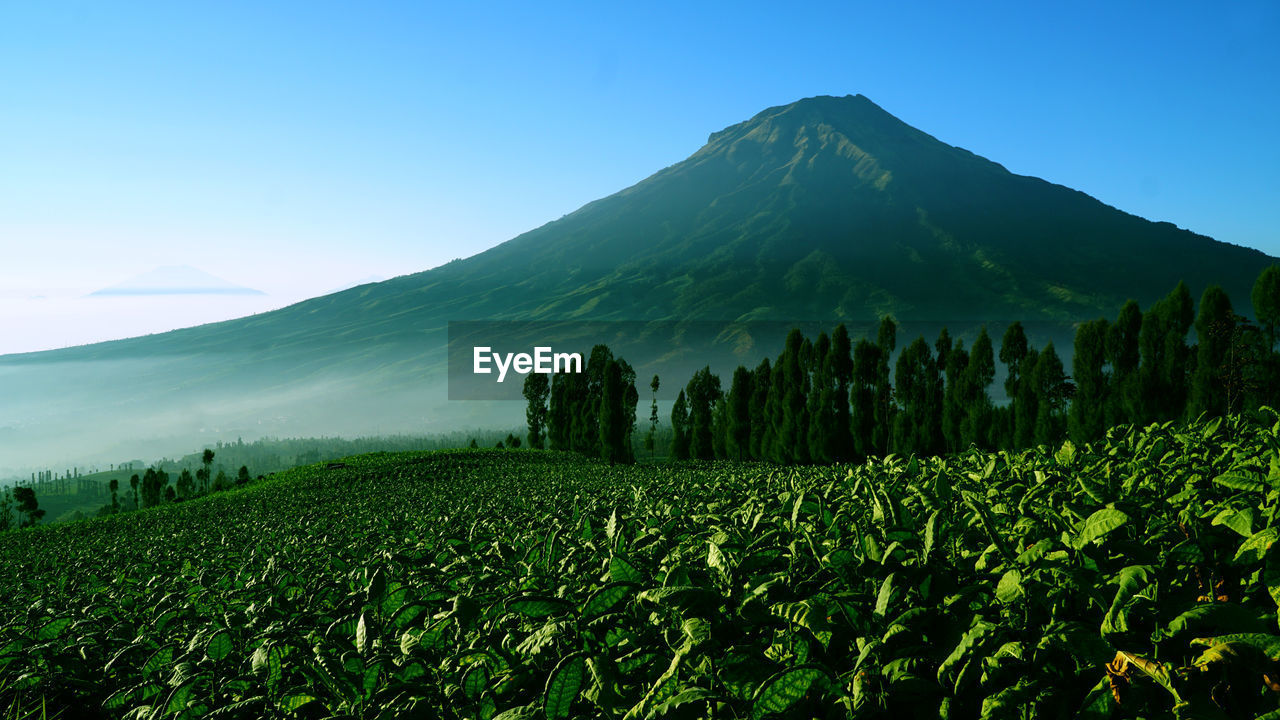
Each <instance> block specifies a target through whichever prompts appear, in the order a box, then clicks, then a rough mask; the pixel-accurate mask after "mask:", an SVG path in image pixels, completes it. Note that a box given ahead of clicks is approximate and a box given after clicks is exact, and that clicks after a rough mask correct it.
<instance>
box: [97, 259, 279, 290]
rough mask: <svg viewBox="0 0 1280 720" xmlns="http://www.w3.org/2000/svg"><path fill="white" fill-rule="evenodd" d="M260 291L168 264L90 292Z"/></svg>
mask: <svg viewBox="0 0 1280 720" xmlns="http://www.w3.org/2000/svg"><path fill="white" fill-rule="evenodd" d="M263 294H264V293H263V292H262V291H260V290H254V289H253V288H247V287H243V286H241V285H236V284H234V283H230V282H227V281H226V280H223V279H222V278H220V277H214V276H213V275H210V274H209V273H207V272H204V271H203V270H197V269H195V268H193V267H191V266H190V265H168V266H165V267H158V268H155V269H154V270H148V271H147V272H144V273H142V274H141V275H136V276H134V277H132V278H130V279H128V280H125V281H124V282H121V283H117V284H115V285H112V286H110V287H105V288H102V289H101V290H96V291H94V292H91V293H89V295H90V296H91V297H93V296H105V295H263Z"/></svg>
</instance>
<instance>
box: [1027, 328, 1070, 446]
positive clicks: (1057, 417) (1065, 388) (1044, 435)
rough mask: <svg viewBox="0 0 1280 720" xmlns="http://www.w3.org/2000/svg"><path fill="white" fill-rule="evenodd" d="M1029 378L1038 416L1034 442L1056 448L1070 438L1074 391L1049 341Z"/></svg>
mask: <svg viewBox="0 0 1280 720" xmlns="http://www.w3.org/2000/svg"><path fill="white" fill-rule="evenodd" d="M1032 372H1033V373H1034V374H1033V375H1030V376H1029V379H1030V381H1031V382H1030V383H1029V384H1031V385H1034V387H1035V394H1036V415H1035V424H1034V428H1035V429H1034V433H1033V435H1032V442H1033V443H1034V444H1036V445H1046V444H1048V445H1054V444H1057V443H1059V442H1061V441H1062V439H1063V437H1065V435H1066V429H1067V423H1066V409H1067V403H1069V402H1070V400H1071V395H1072V392H1073V390H1074V387H1073V386H1072V384H1071V382H1070V381H1069V379H1068V378H1067V374H1066V372H1065V371H1064V370H1063V367H1062V359H1061V358H1059V357H1058V353H1057V351H1056V350H1054V348H1053V342H1049V343H1047V344H1046V345H1045V346H1044V349H1043V350H1041V351H1040V356H1039V358H1038V359H1037V360H1036V362H1035V367H1034V369H1033V371H1032Z"/></svg>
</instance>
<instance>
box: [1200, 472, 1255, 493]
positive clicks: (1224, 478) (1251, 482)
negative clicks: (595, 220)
mask: <svg viewBox="0 0 1280 720" xmlns="http://www.w3.org/2000/svg"><path fill="white" fill-rule="evenodd" d="M1213 481H1214V482H1215V483H1217V484H1219V485H1221V486H1223V487H1227V488H1231V489H1232V490H1239V491H1240V492H1266V489H1267V486H1266V483H1264V482H1262V480H1259V479H1258V478H1257V477H1256V476H1252V475H1245V474H1243V473H1238V472H1228V473H1223V474H1221V475H1219V476H1218V477H1216V478H1214V479H1213Z"/></svg>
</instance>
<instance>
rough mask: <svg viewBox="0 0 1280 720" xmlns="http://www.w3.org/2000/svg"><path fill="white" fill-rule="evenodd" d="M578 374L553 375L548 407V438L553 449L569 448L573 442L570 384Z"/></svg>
mask: <svg viewBox="0 0 1280 720" xmlns="http://www.w3.org/2000/svg"><path fill="white" fill-rule="evenodd" d="M574 377H576V375H563V374H559V373H557V374H554V375H552V376H551V392H550V395H551V398H550V401H549V407H548V409H547V424H548V429H547V439H548V440H549V441H550V445H551V449H552V450H568V449H570V447H571V445H572V443H571V440H570V435H571V433H572V431H573V420H572V416H571V415H570V413H571V408H570V403H569V392H570V386H571V385H572V384H573V383H574V380H573V378H574Z"/></svg>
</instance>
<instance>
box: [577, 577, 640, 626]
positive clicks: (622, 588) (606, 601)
mask: <svg viewBox="0 0 1280 720" xmlns="http://www.w3.org/2000/svg"><path fill="white" fill-rule="evenodd" d="M635 592H636V591H635V586H634V585H632V584H631V583H623V582H618V583H610V584H608V585H605V586H604V587H602V588H600V589H599V590H597V591H595V592H594V593H593V594H592V595H591V597H590V598H588V599H587V602H586V604H585V605H583V606H582V617H584V618H586V619H591V618H594V617H598V616H600V615H603V614H605V613H607V612H609V611H610V610H612V609H613V608H614V607H615V606H616V605H618V603H620V602H622V601H623V600H626V599H627V598H629V597H632V596H634V595H635Z"/></svg>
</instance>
